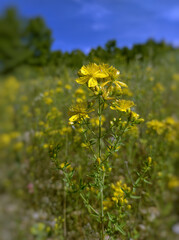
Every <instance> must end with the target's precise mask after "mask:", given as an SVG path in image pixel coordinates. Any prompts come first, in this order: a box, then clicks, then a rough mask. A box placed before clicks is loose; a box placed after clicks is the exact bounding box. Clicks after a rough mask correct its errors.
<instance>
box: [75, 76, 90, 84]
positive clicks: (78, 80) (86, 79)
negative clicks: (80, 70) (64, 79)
mask: <svg viewBox="0 0 179 240" xmlns="http://www.w3.org/2000/svg"><path fill="white" fill-rule="evenodd" d="M88 79H89V77H88V76H84V77H79V78H77V79H76V82H77V83H79V84H85V83H86V82H87V81H88Z"/></svg>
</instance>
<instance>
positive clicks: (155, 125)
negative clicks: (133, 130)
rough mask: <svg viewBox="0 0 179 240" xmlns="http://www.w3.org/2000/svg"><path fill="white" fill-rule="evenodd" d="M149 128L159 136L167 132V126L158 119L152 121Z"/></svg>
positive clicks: (148, 125) (148, 124)
mask: <svg viewBox="0 0 179 240" xmlns="http://www.w3.org/2000/svg"><path fill="white" fill-rule="evenodd" d="M147 128H151V129H152V130H154V131H156V132H157V134H158V135H161V134H162V133H163V132H164V131H165V129H166V128H165V124H164V123H163V122H160V121H158V120H156V119H154V120H151V121H149V122H148V123H147Z"/></svg>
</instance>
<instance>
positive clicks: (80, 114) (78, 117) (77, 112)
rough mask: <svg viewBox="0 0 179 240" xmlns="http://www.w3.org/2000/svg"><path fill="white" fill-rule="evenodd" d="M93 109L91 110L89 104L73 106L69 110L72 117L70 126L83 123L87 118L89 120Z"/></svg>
mask: <svg viewBox="0 0 179 240" xmlns="http://www.w3.org/2000/svg"><path fill="white" fill-rule="evenodd" d="M92 111H93V109H89V108H88V106H87V103H85V102H83V103H77V104H76V105H74V106H71V107H70V109H69V114H70V115H72V116H71V117H70V119H69V122H70V124H73V123H74V122H78V123H79V122H81V121H82V120H83V119H85V118H89V116H88V113H89V112H92Z"/></svg>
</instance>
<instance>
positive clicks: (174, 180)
mask: <svg viewBox="0 0 179 240" xmlns="http://www.w3.org/2000/svg"><path fill="white" fill-rule="evenodd" d="M168 187H169V188H178V187H179V178H178V177H176V176H172V177H171V178H170V180H169V182H168Z"/></svg>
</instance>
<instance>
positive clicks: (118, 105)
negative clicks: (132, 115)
mask: <svg viewBox="0 0 179 240" xmlns="http://www.w3.org/2000/svg"><path fill="white" fill-rule="evenodd" d="M133 106H134V102H133V101H129V100H124V99H117V100H116V101H115V102H114V103H112V106H111V107H110V108H111V109H112V110H118V111H121V112H126V111H127V110H128V109H130V108H131V107H133Z"/></svg>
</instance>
